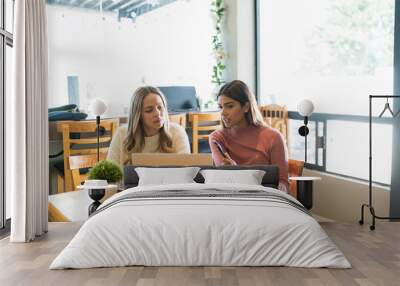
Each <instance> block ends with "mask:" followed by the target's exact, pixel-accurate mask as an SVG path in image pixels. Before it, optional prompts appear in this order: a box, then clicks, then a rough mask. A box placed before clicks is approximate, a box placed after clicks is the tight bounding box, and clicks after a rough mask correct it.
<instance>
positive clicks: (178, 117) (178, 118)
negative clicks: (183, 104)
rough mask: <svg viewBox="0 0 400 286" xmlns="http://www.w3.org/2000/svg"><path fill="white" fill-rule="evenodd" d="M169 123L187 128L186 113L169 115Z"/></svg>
mask: <svg viewBox="0 0 400 286" xmlns="http://www.w3.org/2000/svg"><path fill="white" fill-rule="evenodd" d="M168 118H169V121H171V122H175V123H178V124H179V125H180V126H182V127H183V128H186V113H176V114H169V115H168Z"/></svg>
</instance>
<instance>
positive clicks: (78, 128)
mask: <svg viewBox="0 0 400 286" xmlns="http://www.w3.org/2000/svg"><path fill="white" fill-rule="evenodd" d="M117 127H118V119H103V120H101V121H100V132H99V133H100V136H99V146H100V148H99V151H100V152H103V153H107V151H108V146H109V145H110V142H111V139H112V137H113V136H114V134H115V131H116V129H117ZM96 130H97V126H96V121H94V120H90V121H59V122H57V131H58V132H60V133H62V138H63V151H64V180H65V191H67V192H68V191H72V190H74V189H75V188H74V186H73V185H72V173H71V168H70V165H69V157H70V156H74V155H88V154H97V133H96Z"/></svg>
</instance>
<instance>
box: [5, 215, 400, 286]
mask: <svg viewBox="0 0 400 286" xmlns="http://www.w3.org/2000/svg"><path fill="white" fill-rule="evenodd" d="M321 225H322V227H323V228H324V229H325V231H326V232H327V233H328V235H329V236H330V237H331V239H332V240H333V241H334V242H335V243H336V244H337V245H338V247H339V248H340V249H341V250H342V251H343V253H344V254H345V255H346V257H347V258H348V259H349V261H350V262H351V263H352V266H353V268H352V269H346V270H343V269H306V268H290V267H142V266H137V267H119V268H101V269H85V270H52V271H51V270H49V269H48V267H49V265H50V263H51V261H52V260H53V259H54V258H55V257H56V255H57V254H58V253H59V252H60V251H61V250H62V249H63V248H64V247H65V246H66V244H67V243H68V242H69V241H70V240H71V238H72V237H73V236H74V234H75V233H76V232H77V231H78V229H79V227H80V226H81V223H50V224H49V233H47V234H46V235H44V236H43V237H41V238H39V239H37V240H35V241H34V242H32V243H9V239H8V238H5V239H2V240H0V285H2V286H8V285H10V286H11V285H13V286H17V285H32V286H34V285H52V286H54V285H57V286H58V285H67V286H72V285H85V286H86V285H136V286H163V285H165V286H180V285H199V286H214V285H227V286H228V285H229V286H235V285H237V286H249V285H252V286H253V285H255V286H264V285H304V286H314V285H315V286H316V285H346V286H347V285H348V286H351V285H359V286H360V285H361V286H370V285H376V286H379V285H385V286H391V285H396V286H398V285H400V284H399V282H398V281H399V277H398V274H399V273H400V222H379V223H378V224H377V228H376V230H375V231H370V230H369V228H368V226H367V225H365V226H359V225H357V224H344V223H336V222H321Z"/></svg>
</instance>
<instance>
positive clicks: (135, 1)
mask: <svg viewBox="0 0 400 286" xmlns="http://www.w3.org/2000/svg"><path fill="white" fill-rule="evenodd" d="M175 1H177V0H46V3H47V4H50V5H62V6H68V7H76V8H82V9H90V10H97V11H99V12H100V4H101V2H102V9H103V11H108V12H116V13H118V18H119V19H120V18H131V19H135V18H136V17H138V16H140V15H142V14H145V13H147V12H150V11H152V10H154V9H157V8H160V7H162V6H164V5H167V4H169V3H172V2H175Z"/></svg>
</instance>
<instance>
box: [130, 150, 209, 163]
mask: <svg viewBox="0 0 400 286" xmlns="http://www.w3.org/2000/svg"><path fill="white" fill-rule="evenodd" d="M132 164H133V165H139V166H167V165H177V166H212V165H213V160H212V156H211V154H176V153H134V154H132Z"/></svg>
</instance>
